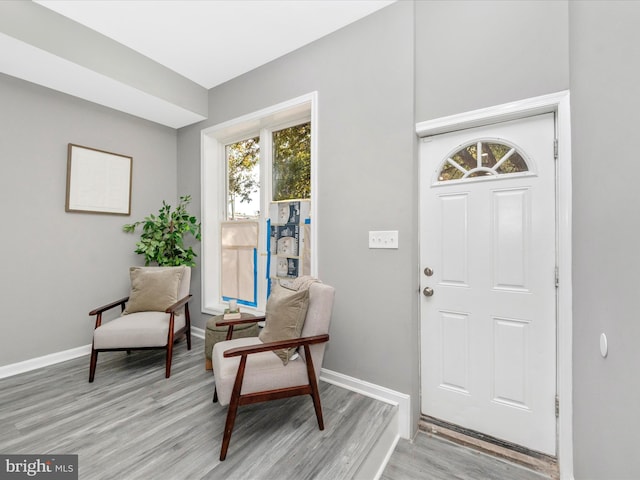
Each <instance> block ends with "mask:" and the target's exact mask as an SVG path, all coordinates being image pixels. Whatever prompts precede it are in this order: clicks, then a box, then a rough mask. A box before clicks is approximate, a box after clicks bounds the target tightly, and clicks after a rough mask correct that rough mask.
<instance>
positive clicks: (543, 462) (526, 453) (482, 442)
mask: <svg viewBox="0 0 640 480" xmlns="http://www.w3.org/2000/svg"><path fill="white" fill-rule="evenodd" d="M418 428H419V429H420V430H421V431H423V432H425V433H428V434H430V435H434V436H440V437H442V438H445V439H447V440H449V441H452V442H454V443H457V444H459V445H463V446H465V447H468V448H472V449H474V450H478V451H480V452H482V453H486V454H488V455H491V456H494V457H497V458H500V459H503V460H507V461H510V462H513V463H516V464H518V465H521V466H524V467H527V468H529V469H531V470H534V471H536V472H539V473H542V474H543V475H547V476H548V477H549V478H551V479H553V480H557V479H559V478H560V473H559V468H558V459H557V458H556V457H553V456H550V455H546V454H544V453H540V452H536V451H533V450H529V449H527V448H524V447H522V446H520V445H516V444H513V443H509V442H505V441H504V440H500V439H498V438H495V437H492V436H490V435H486V434H483V433H480V432H476V431H474V430H469V429H466V428H463V427H460V426H458V425H455V424H452V423H448V422H445V421H442V420H439V419H437V418H434V417H430V416H428V415H422V416H421V417H420V421H419V423H418Z"/></svg>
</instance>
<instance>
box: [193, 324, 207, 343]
mask: <svg viewBox="0 0 640 480" xmlns="http://www.w3.org/2000/svg"><path fill="white" fill-rule="evenodd" d="M191 335H193V336H194V337H198V338H201V339H203V340H204V329H202V328H198V327H194V326H193V325H192V326H191Z"/></svg>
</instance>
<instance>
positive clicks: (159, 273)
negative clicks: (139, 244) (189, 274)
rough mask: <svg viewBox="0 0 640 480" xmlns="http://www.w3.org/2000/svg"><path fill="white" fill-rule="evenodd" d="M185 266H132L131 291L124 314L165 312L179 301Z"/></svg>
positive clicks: (130, 273)
mask: <svg viewBox="0 0 640 480" xmlns="http://www.w3.org/2000/svg"><path fill="white" fill-rule="evenodd" d="M183 274H184V267H131V268H130V269H129V275H130V277H131V293H130V294H129V301H128V302H127V306H126V308H125V309H124V312H123V315H126V314H128V313H134V312H164V311H165V310H166V309H167V308H169V307H170V306H171V305H173V304H174V303H176V302H177V301H178V289H179V288H180V282H181V281H182V275H183Z"/></svg>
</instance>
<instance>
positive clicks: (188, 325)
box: [184, 303, 191, 350]
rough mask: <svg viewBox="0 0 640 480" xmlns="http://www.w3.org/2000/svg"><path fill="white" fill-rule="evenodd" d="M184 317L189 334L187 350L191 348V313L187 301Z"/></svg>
mask: <svg viewBox="0 0 640 480" xmlns="http://www.w3.org/2000/svg"><path fill="white" fill-rule="evenodd" d="M184 319H185V325H186V327H187V328H186V332H185V333H186V334H187V350H191V317H190V315H189V304H188V303H187V304H186V305H185V306H184Z"/></svg>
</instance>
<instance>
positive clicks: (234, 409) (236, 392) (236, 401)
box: [216, 354, 247, 461]
mask: <svg viewBox="0 0 640 480" xmlns="http://www.w3.org/2000/svg"><path fill="white" fill-rule="evenodd" d="M246 366H247V355H246V354H245V355H242V357H241V358H240V365H238V373H236V381H235V383H234V384H233V390H232V391H231V400H230V401H229V410H228V411H227V421H226V423H225V425H224V436H223V437H222V448H221V449H220V461H223V460H224V459H225V458H227V450H228V449H229V442H230V441H231V433H232V432H233V425H234V424H235V422H236V414H237V413H238V405H240V393H241V392H242V380H243V379H244V370H245V367H246ZM216 393H217V392H216Z"/></svg>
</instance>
